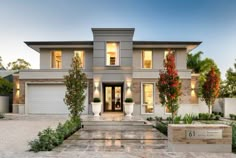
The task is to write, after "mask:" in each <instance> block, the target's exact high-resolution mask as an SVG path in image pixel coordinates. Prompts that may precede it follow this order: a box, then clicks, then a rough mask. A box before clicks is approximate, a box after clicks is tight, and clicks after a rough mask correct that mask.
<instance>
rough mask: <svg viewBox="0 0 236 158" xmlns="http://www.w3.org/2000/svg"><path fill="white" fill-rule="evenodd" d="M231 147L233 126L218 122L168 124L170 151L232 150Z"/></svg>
mask: <svg viewBox="0 0 236 158" xmlns="http://www.w3.org/2000/svg"><path fill="white" fill-rule="evenodd" d="M190 132H191V133H190ZM193 133H194V135H193ZM189 134H190V136H189ZM231 148H232V128H231V127H230V126H227V125H216V124H191V125H174V124H170V125H168V150H169V151H173V152H178V151H179V152H231V151H232V149H231Z"/></svg>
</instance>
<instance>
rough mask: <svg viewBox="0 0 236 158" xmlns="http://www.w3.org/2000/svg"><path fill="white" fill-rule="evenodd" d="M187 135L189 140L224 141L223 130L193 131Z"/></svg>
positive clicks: (187, 132) (188, 131) (189, 131)
mask: <svg viewBox="0 0 236 158" xmlns="http://www.w3.org/2000/svg"><path fill="white" fill-rule="evenodd" d="M185 135H186V138H187V139H222V129H196V130H195V129H191V130H186V131H185Z"/></svg>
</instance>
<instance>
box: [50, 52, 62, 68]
mask: <svg viewBox="0 0 236 158" xmlns="http://www.w3.org/2000/svg"><path fill="white" fill-rule="evenodd" d="M51 68H54V69H61V51H52V52H51Z"/></svg>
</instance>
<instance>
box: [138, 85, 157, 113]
mask: <svg viewBox="0 0 236 158" xmlns="http://www.w3.org/2000/svg"><path fill="white" fill-rule="evenodd" d="M144 84H152V85H153V112H152V113H145V110H143V109H144V108H145V107H144V104H143V94H144V91H143V85H144ZM155 84H156V83H155V82H141V109H140V110H141V115H153V114H155V95H156V90H155Z"/></svg>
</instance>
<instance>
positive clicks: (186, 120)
mask: <svg viewBox="0 0 236 158" xmlns="http://www.w3.org/2000/svg"><path fill="white" fill-rule="evenodd" d="M193 118H194V116H193V115H191V114H186V115H184V118H183V121H184V123H185V124H192V122H193Z"/></svg>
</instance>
